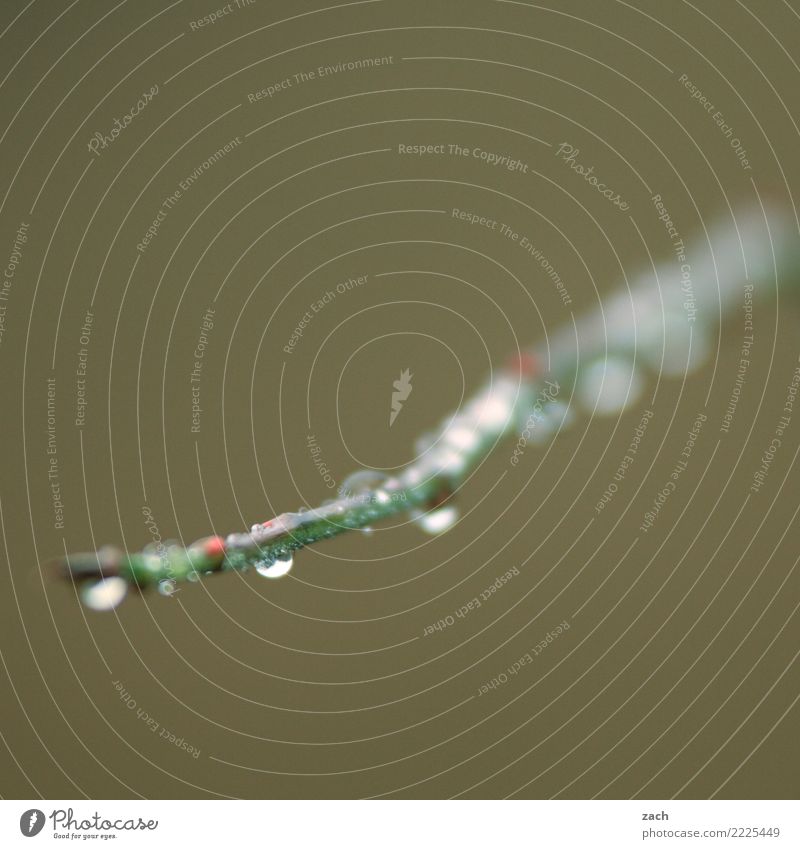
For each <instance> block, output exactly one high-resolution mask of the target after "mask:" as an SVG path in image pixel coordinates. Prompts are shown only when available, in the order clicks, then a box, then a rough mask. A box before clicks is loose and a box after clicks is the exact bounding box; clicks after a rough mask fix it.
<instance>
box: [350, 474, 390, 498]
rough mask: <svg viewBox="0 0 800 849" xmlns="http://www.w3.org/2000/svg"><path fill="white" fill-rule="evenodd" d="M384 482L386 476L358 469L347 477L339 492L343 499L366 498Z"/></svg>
mask: <svg viewBox="0 0 800 849" xmlns="http://www.w3.org/2000/svg"><path fill="white" fill-rule="evenodd" d="M385 481H386V475H385V474H384V473H383V472H378V471H376V470H375V469H359V470H358V471H357V472H353V474H352V475H350V476H349V477H347V478H346V479H345V481H344V483H343V484H342V486H341V488H340V489H339V492H340V494H341V495H342V496H344V497H345V498H359V497H363V496H368V495H369V494H370V493H371V492H372V491H373V490H375V489H377V488H378V487H379V486H381V484H383V483H384V482H385Z"/></svg>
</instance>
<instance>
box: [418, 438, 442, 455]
mask: <svg viewBox="0 0 800 849" xmlns="http://www.w3.org/2000/svg"><path fill="white" fill-rule="evenodd" d="M437 438H438V437H437V434H435V433H423V434H422V436H420V437H418V438H417V439H416V440H415V441H414V452H415V453H416V455H417V457H419V456H420V455H422V454H425V453H426V452H427V451H429V450H430V449H431V448H433V446H434V445H435V443H436V440H437Z"/></svg>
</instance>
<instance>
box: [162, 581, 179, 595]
mask: <svg viewBox="0 0 800 849" xmlns="http://www.w3.org/2000/svg"><path fill="white" fill-rule="evenodd" d="M158 591H159V592H160V593H161V595H165V596H172V595H175V593H176V592H177V585H176V583H175V581H173V580H172V579H171V578H165V579H164V580H163V581H159V582H158Z"/></svg>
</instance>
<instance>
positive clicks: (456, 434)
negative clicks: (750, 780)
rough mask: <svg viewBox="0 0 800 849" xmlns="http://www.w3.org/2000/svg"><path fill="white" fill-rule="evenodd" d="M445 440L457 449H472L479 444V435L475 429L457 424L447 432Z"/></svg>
mask: <svg viewBox="0 0 800 849" xmlns="http://www.w3.org/2000/svg"><path fill="white" fill-rule="evenodd" d="M444 440H445V442H446V443H447V445H448V446H450V448H453V449H455V450H456V451H471V450H472V449H473V448H475V446H476V445H477V444H478V435H477V434H476V433H475V430H474V429H470V428H468V427H463V426H461V425H457V426H455V427H452V428H450V429H448V430H447V431H446V432H445V435H444Z"/></svg>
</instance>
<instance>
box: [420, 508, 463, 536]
mask: <svg viewBox="0 0 800 849" xmlns="http://www.w3.org/2000/svg"><path fill="white" fill-rule="evenodd" d="M411 519H412V521H413V522H414V523H415V524H416V525H417V526H418V527H420V528H422V530H423V531H425V533H427V534H441V533H444V532H445V531H448V530H450V528H452V527H453V525H455V523H456V522H457V521H458V508H457V507H454V506H453V505H452V504H446V505H445V506H444V507H437V508H435V509H434V510H428V511H427V512H423V511H422V510H414V511H413V513H412V514H411Z"/></svg>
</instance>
